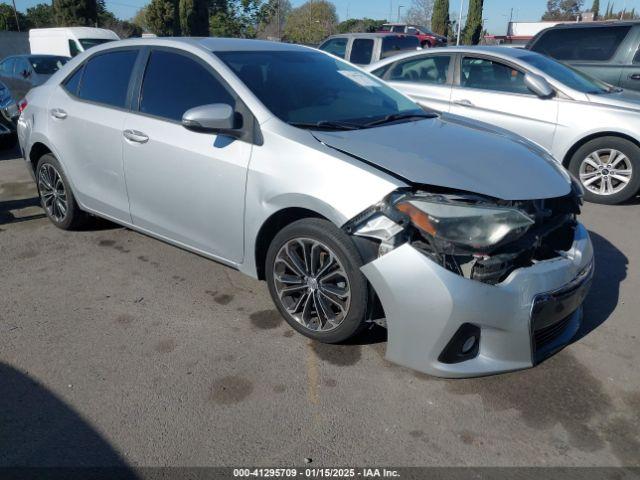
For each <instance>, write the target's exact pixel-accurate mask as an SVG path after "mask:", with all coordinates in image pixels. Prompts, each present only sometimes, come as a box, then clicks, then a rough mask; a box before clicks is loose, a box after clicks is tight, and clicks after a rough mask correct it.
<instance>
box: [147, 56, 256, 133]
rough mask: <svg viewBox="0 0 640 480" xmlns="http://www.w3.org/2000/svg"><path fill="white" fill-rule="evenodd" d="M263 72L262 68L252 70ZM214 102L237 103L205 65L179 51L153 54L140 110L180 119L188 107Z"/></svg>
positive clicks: (171, 118) (157, 115) (158, 115)
mask: <svg viewBox="0 0 640 480" xmlns="http://www.w3.org/2000/svg"><path fill="white" fill-rule="evenodd" d="M251 73H252V74H256V75H260V70H259V69H257V70H256V72H253V71H252V72H251ZM211 103H225V104H227V105H231V106H232V107H233V106H235V99H234V98H233V97H232V96H231V94H230V93H229V91H228V90H227V89H226V88H225V87H224V86H223V85H222V84H221V83H220V81H218V80H217V79H216V78H215V77H214V76H213V75H212V74H211V73H210V72H209V71H208V70H207V69H206V68H205V67H204V66H202V65H201V64H200V63H198V62H196V61H195V60H193V59H191V58H189V57H187V56H185V55H181V54H178V53H172V52H167V51H163V50H157V51H154V52H152V53H151V57H150V58H149V63H148V64H147V69H146V71H145V74H144V80H143V82H142V93H141V97H140V111H141V112H143V113H147V114H149V115H154V116H156V117H162V118H167V119H169V120H175V121H177V122H179V121H181V120H182V115H183V114H184V112H186V111H187V110H189V109H191V108H194V107H199V106H201V105H208V104H211Z"/></svg>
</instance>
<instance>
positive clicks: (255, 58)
mask: <svg viewBox="0 0 640 480" xmlns="http://www.w3.org/2000/svg"><path fill="white" fill-rule="evenodd" d="M215 54H216V55H217V56H218V57H219V58H220V59H221V60H222V61H223V62H224V63H225V64H226V65H227V66H229V67H230V68H231V69H232V70H233V71H234V73H235V74H236V75H237V76H238V77H239V78H240V79H241V80H242V81H243V82H244V83H245V85H247V87H248V88H249V89H251V91H252V92H253V93H254V94H255V95H256V96H257V97H258V98H259V99H260V101H261V102H262V103H263V104H264V105H265V106H266V107H267V108H268V109H269V110H270V111H271V112H273V114H274V115H276V116H277V117H278V118H280V119H281V120H283V121H285V122H288V123H290V124H294V125H297V126H303V125H306V126H309V127H311V126H313V125H319V124H320V125H322V124H324V125H325V126H327V127H330V125H331V124H333V125H334V126H335V124H343V125H347V124H348V125H349V126H350V127H356V128H358V127H365V126H368V125H367V124H371V123H372V122H377V121H380V120H383V119H385V118H390V117H391V116H393V118H394V119H395V118H399V117H398V115H399V116H400V117H402V118H411V115H417V116H424V115H425V111H424V110H422V109H421V108H420V107H419V106H418V105H417V104H416V103H414V102H413V101H411V100H409V99H408V98H407V97H405V96H404V95H402V94H400V93H399V92H397V91H395V90H393V89H391V88H390V87H388V86H386V85H385V84H384V83H382V82H381V81H380V80H378V79H376V78H375V77H372V76H370V75H368V74H366V73H364V72H362V71H361V70H359V69H357V68H355V67H353V66H351V65H350V64H348V63H346V62H344V61H342V60H339V59H337V58H335V57H332V56H329V55H327V54H325V53H321V52H314V51H262V52H247V51H240V52H215Z"/></svg>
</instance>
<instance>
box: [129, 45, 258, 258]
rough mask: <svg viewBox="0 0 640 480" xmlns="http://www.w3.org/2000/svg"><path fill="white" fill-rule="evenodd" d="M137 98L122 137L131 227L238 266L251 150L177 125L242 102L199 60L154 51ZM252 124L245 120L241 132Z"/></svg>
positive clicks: (234, 141)
mask: <svg viewBox="0 0 640 480" xmlns="http://www.w3.org/2000/svg"><path fill="white" fill-rule="evenodd" d="M256 74H258V75H259V74H261V73H260V70H259V69H258V71H257V72H256ZM139 91H140V97H139V100H138V102H136V103H137V105H134V108H133V111H132V113H130V114H129V115H127V118H126V121H125V123H124V126H123V131H122V133H121V135H122V134H124V138H125V141H124V166H125V174H126V178H127V189H128V192H129V199H130V204H131V217H132V221H133V223H134V225H136V226H138V227H140V228H142V229H144V230H147V231H149V232H152V233H154V234H156V235H159V236H161V237H163V238H165V239H168V240H171V241H173V242H176V243H178V244H180V245H183V246H187V247H189V248H192V249H195V250H198V251H200V252H202V253H205V254H207V255H212V256H215V257H217V258H219V259H223V260H227V261H231V262H234V263H237V262H240V261H242V254H243V250H244V247H243V221H244V193H245V184H246V179H247V171H248V166H249V159H250V156H251V149H252V145H251V144H250V143H247V142H245V141H242V140H239V139H235V138H231V137H228V136H225V135H216V134H213V133H201V132H195V131H192V130H187V129H186V128H184V127H183V126H182V123H181V120H182V116H183V114H184V113H185V112H186V111H187V110H189V109H191V108H194V107H198V106H202V105H209V104H218V103H223V104H227V105H231V106H232V107H235V108H236V111H238V109H240V108H241V107H240V102H241V101H240V100H239V99H238V98H237V96H236V95H235V93H234V92H233V91H231V90H230V88H229V87H228V86H227V85H226V84H225V83H224V81H223V80H222V79H221V78H220V77H219V75H218V74H217V73H216V72H215V71H214V70H213V68H212V67H211V66H209V65H208V64H207V63H205V62H204V61H203V60H201V59H199V58H198V57H195V56H193V55H191V54H188V53H187V52H183V51H181V50H175V49H168V48H158V49H153V50H152V51H151V54H150V55H149V57H148V60H147V61H146V68H145V70H144V76H143V78H142V81H141V86H140V88H139ZM252 121H253V119H252V118H250V117H249V116H248V115H243V122H245V125H250V124H251V122H252ZM128 132H134V133H135V136H131V135H129V134H128Z"/></svg>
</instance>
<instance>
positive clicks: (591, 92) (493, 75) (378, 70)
mask: <svg viewBox="0 0 640 480" xmlns="http://www.w3.org/2000/svg"><path fill="white" fill-rule="evenodd" d="M366 70H368V71H370V72H372V73H374V74H375V75H377V76H378V77H380V78H383V79H384V80H386V81H387V82H389V83H390V84H391V85H392V86H393V87H395V88H397V89H398V90H400V91H401V92H404V93H406V94H408V95H409V96H411V97H412V98H413V99H414V100H416V101H417V102H418V103H420V104H422V105H424V106H425V107H428V108H430V109H434V110H438V111H441V112H450V113H452V114H456V115H461V116H464V117H468V118H471V119H474V120H479V121H482V122H485V123H487V124H490V125H494V126H497V127H501V128H504V129H507V130H510V131H512V132H515V133H517V134H519V135H522V136H524V137H526V138H528V139H529V140H531V141H533V142H535V143H537V144H538V145H540V146H542V147H543V148H545V149H546V150H547V151H549V152H550V153H551V154H552V155H553V156H554V158H556V160H557V161H559V162H560V163H562V165H564V166H565V167H567V168H568V169H569V170H570V171H571V172H572V173H573V174H574V175H575V176H576V177H577V178H579V179H580V181H581V183H582V185H583V187H584V189H585V192H586V195H585V198H586V200H588V201H591V202H595V203H604V204H617V203H621V202H624V201H626V200H629V199H630V198H632V197H634V196H635V195H637V194H638V191H639V190H640V94H639V93H637V92H631V91H626V90H624V91H623V90H622V89H619V88H615V87H612V86H610V85H607V84H605V83H602V82H601V81H599V80H596V79H594V78H592V77H590V76H588V75H587V74H585V73H582V72H579V71H577V70H574V69H573V68H571V67H569V66H566V65H564V64H562V63H559V62H557V61H555V60H553V59H551V58H548V57H545V56H543V55H540V54H538V53H535V52H530V51H528V50H520V49H515V48H505V47H455V48H447V49H431V50H428V51H423V52H413V53H408V54H403V55H399V56H397V57H394V58H392V59H387V60H384V61H381V62H378V63H377V64H373V65H371V66H369V67H367V68H366Z"/></svg>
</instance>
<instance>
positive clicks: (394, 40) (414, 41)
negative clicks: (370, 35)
mask: <svg viewBox="0 0 640 480" xmlns="http://www.w3.org/2000/svg"><path fill="white" fill-rule="evenodd" d="M419 46H420V40H418V37H415V36H408V37H407V36H404V35H402V36H397V37H395V36H393V37H384V38H383V39H382V55H381V57H382V58H387V57H390V56H392V55H395V54H396V53H397V52H401V51H404V50H417V49H418V47H419Z"/></svg>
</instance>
